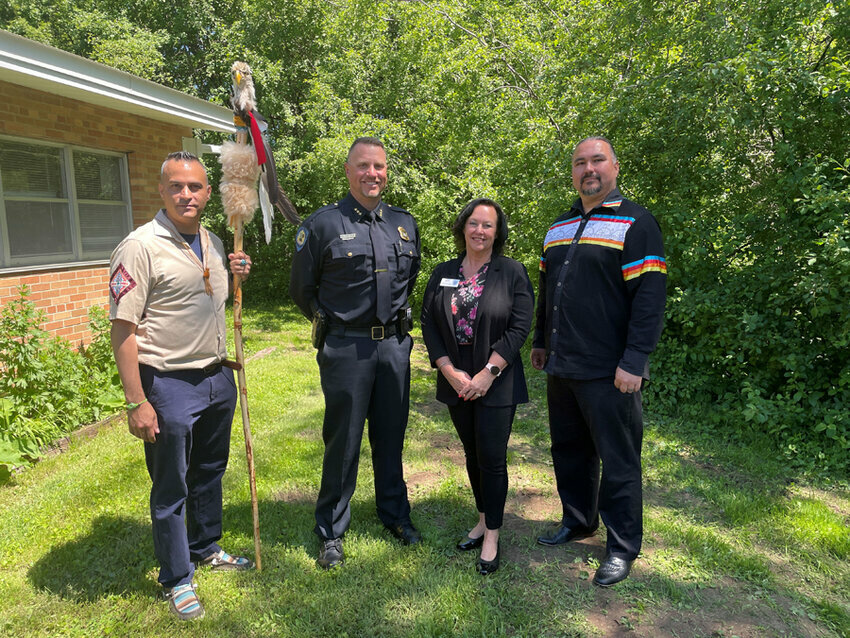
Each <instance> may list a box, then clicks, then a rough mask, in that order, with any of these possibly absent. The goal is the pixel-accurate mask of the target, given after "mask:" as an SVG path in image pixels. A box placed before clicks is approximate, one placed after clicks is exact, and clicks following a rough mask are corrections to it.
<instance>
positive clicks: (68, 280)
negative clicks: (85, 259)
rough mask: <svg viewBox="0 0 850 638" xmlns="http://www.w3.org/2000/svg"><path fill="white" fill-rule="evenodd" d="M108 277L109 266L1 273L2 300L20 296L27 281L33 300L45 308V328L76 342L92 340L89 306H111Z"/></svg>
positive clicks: (0, 297)
mask: <svg viewBox="0 0 850 638" xmlns="http://www.w3.org/2000/svg"><path fill="white" fill-rule="evenodd" d="M108 281H109V269H108V268H107V267H106V266H94V267H90V268H74V269H69V270H56V271H42V272H36V273H32V274H26V275H16V276H13V277H0V302H2V303H4V304H5V303H6V301H8V300H10V299H16V298H17V297H18V290H17V288H18V286H20V285H22V284H25V285H26V286H27V287H28V288H29V291H30V294H29V297H28V298H29V299H30V301H32V302H34V303H35V305H36V307H38V308H41V309H42V310H43V311H44V314H45V321H44V323H43V324H42V328H44V329H45V330H47V331H49V332H51V333H52V334H55V335H58V336H60V337H63V338H65V339H67V340H68V341H70V342H71V343H73V344H75V345H77V344H80V343H88V342H89V341H90V340H91V335H90V334H89V329H88V321H89V320H88V310H89V308H90V307H91V306H95V305H99V306H101V307H103V308H104V309H107V308H108V307H109V302H108V296H107V295H108V292H107V282H108Z"/></svg>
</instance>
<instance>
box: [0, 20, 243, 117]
mask: <svg viewBox="0 0 850 638" xmlns="http://www.w3.org/2000/svg"><path fill="white" fill-rule="evenodd" d="M0 80H3V81H6V82H10V83H12V84H19V85H21V86H26V87H28V88H31V89H37V90H39V91H44V92H46V93H52V94H55V95H61V96H64V97H68V98H72V99H75V100H79V101H81V102H85V103H87V104H94V105H96V106H102V107H104V108H110V109H115V110H118V111H125V112H128V113H134V114H136V115H141V116H143V117H148V118H151V119H153V120H158V121H161V122H169V123H172V124H179V125H184V126H191V127H192V128H197V129H204V130H208V131H223V132H227V133H232V132H234V131H235V130H236V129H235V127H234V126H233V112H232V111H231V110H230V109H228V108H225V107H223V106H218V105H216V104H213V103H212V102H208V101H206V100H202V99H200V98H196V97H193V96H191V95H187V94H186V93H181V92H180V91H175V90H174V89H170V88H168V87H165V86H162V85H161V84H156V83H155V82H151V81H149V80H144V79H142V78H140V77H136V76H135V75H131V74H130V73H125V72H124V71H119V70H117V69H113V68H111V67H108V66H106V65H104V64H100V63H98V62H93V61H91V60H87V59H86V58H82V57H80V56H78V55H74V54H73V53H68V52H67V51H62V50H60V49H56V48H54V47H51V46H47V45H46V44H42V43H40V42H35V41H33V40H28V39H27V38H22V37H21V36H19V35H15V34H14V33H9V32H8V31H4V30H2V29H0Z"/></svg>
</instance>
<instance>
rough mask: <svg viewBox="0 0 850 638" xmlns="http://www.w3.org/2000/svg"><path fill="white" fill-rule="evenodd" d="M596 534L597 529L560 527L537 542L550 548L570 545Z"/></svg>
mask: <svg viewBox="0 0 850 638" xmlns="http://www.w3.org/2000/svg"><path fill="white" fill-rule="evenodd" d="M595 533H596V528H595V527H594V528H593V529H587V528H585V527H566V526H564V525H559V526H558V528H557V529H556V530H555V531H554V532H552V533H551V534H547V535H544V536H538V537H537V542H538V543H540V544H541V545H549V546H555V545H563V544H564V543H569V542H570V541H574V540H576V539H579V538H587V537H588V536H593V535H594V534H595Z"/></svg>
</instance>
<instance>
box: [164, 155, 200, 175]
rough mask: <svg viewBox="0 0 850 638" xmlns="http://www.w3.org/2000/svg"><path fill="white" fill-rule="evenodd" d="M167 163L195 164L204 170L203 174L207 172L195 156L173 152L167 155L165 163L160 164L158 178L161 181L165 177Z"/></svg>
mask: <svg viewBox="0 0 850 638" xmlns="http://www.w3.org/2000/svg"><path fill="white" fill-rule="evenodd" d="M168 162H197V163H198V164H200V165H201V167H202V168H203V169H204V172H206V171H207V167H206V166H204V164H203V162H201V160H199V159H198V157H197V155H192V154H191V153H190V152H189V151H174V152H173V153H169V154H168V155H167V156H166V157H165V161H164V162H163V163H162V166H160V168H159V178H160V179H162V178H163V177H164V176H165V167H166V165H167V164H168Z"/></svg>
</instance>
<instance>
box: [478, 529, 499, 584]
mask: <svg viewBox="0 0 850 638" xmlns="http://www.w3.org/2000/svg"><path fill="white" fill-rule="evenodd" d="M482 538H483V536H482ZM501 553H502V546H501V543H497V544H496V558H494V559H493V560H483V559H481V558H479V559H478V566H477V567H478V573H479V574H481V575H482V576H486V575H487V574H492V573H493V572H494V571H496V570H497V569H499V555H500V554H501Z"/></svg>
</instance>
